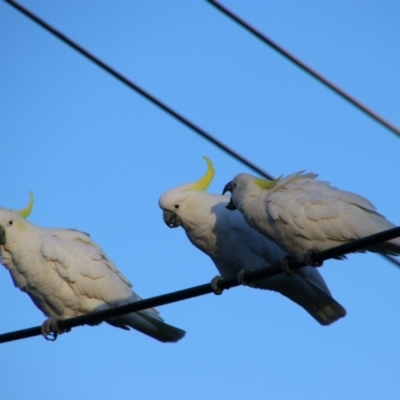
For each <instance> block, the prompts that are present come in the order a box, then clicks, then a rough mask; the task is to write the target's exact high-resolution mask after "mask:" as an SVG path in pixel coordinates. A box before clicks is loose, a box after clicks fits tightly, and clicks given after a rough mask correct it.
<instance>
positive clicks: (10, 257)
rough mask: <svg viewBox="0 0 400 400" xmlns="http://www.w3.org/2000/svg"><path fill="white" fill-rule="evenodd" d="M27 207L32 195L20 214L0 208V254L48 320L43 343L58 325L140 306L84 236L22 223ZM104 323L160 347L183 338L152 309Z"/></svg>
mask: <svg viewBox="0 0 400 400" xmlns="http://www.w3.org/2000/svg"><path fill="white" fill-rule="evenodd" d="M32 205H33V196H32V194H31V198H30V202H29V204H28V206H27V207H26V208H25V209H23V210H21V211H10V210H7V209H4V208H0V254H1V263H2V264H3V265H4V266H5V267H6V268H7V269H8V270H9V271H10V274H11V277H12V280H13V282H14V285H15V286H16V287H18V288H19V289H21V290H22V291H23V292H26V293H27V294H28V295H29V297H30V298H31V299H32V301H33V302H34V303H35V305H36V306H37V307H38V308H39V309H40V310H41V311H42V312H43V313H44V314H45V315H46V316H47V317H50V318H49V319H48V320H46V321H45V322H44V324H43V326H42V332H43V335H44V336H45V337H46V338H48V337H49V335H50V334H51V333H53V334H55V335H56V333H61V332H60V329H59V327H58V326H57V319H60V318H70V317H75V316H79V315H84V314H87V313H90V312H92V311H99V310H104V309H107V308H111V307H115V306H119V305H123V304H127V303H131V302H135V301H138V300H140V297H139V296H138V295H137V294H136V293H134V292H133V291H132V289H131V287H132V285H131V283H130V282H129V280H128V279H127V278H126V277H125V276H123V275H122V274H121V272H120V271H119V270H118V268H117V267H116V266H115V265H114V264H113V263H112V261H111V260H110V259H109V258H108V257H107V255H106V254H105V253H104V251H103V250H102V249H101V248H100V247H99V246H98V245H97V244H96V243H95V242H94V241H93V240H91V239H90V237H89V236H88V235H87V234H86V233H83V232H79V231H77V230H73V229H53V228H40V227H38V226H35V225H33V224H31V223H29V222H28V221H26V218H27V217H28V216H29V214H30V212H31V209H32ZM107 322H108V323H109V324H110V325H113V326H116V327H119V328H123V329H129V327H131V328H134V329H136V330H138V331H140V332H142V333H144V334H146V335H148V336H151V337H153V338H155V339H157V340H159V341H161V342H176V341H178V340H179V339H181V338H182V337H183V336H184V335H185V332H184V331H182V330H181V329H178V328H175V327H173V326H170V325H167V324H166V323H164V322H163V320H162V318H160V316H159V315H158V312H157V311H156V310H154V309H148V310H144V311H139V312H136V313H131V314H125V315H121V316H119V317H115V318H112V319H109V320H107Z"/></svg>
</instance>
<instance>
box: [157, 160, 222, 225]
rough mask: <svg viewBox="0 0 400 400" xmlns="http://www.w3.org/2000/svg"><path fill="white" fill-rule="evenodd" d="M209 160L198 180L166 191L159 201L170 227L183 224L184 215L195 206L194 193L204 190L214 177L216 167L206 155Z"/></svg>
mask: <svg viewBox="0 0 400 400" xmlns="http://www.w3.org/2000/svg"><path fill="white" fill-rule="evenodd" d="M204 159H205V160H206V162H207V172H206V173H205V174H204V176H203V177H201V178H200V179H199V180H198V181H196V182H192V183H187V184H185V185H182V186H179V187H177V188H174V189H171V190H168V191H167V192H165V193H164V194H163V195H162V196H161V197H160V200H159V201H158V204H159V205H160V208H161V209H162V210H163V219H164V222H165V223H166V224H167V225H168V226H169V227H170V228H177V227H178V226H181V225H182V215H183V214H185V215H188V214H190V212H191V211H192V210H191V209H192V208H193V207H194V204H193V202H192V201H191V200H192V199H193V197H194V196H193V194H194V193H196V194H198V193H199V192H204V191H205V190H206V189H207V188H208V186H209V185H210V183H211V181H212V180H213V178H214V167H213V165H212V162H211V160H210V159H209V158H207V157H204Z"/></svg>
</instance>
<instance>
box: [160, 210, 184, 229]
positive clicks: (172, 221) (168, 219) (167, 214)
mask: <svg viewBox="0 0 400 400" xmlns="http://www.w3.org/2000/svg"><path fill="white" fill-rule="evenodd" d="M163 219H164V222H165V223H166V224H167V226H168V227H169V228H177V227H178V226H181V224H182V223H181V219H180V218H179V217H178V216H177V215H176V214H175V213H174V212H173V211H168V210H163Z"/></svg>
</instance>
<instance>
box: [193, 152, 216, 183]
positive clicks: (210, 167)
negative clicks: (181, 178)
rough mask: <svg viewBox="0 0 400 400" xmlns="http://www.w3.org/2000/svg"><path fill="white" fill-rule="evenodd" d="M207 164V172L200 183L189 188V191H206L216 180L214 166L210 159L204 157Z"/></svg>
mask: <svg viewBox="0 0 400 400" xmlns="http://www.w3.org/2000/svg"><path fill="white" fill-rule="evenodd" d="M203 158H204V159H205V160H206V163H207V172H206V173H205V174H204V176H203V177H201V178H200V179H199V180H198V181H196V182H194V183H193V184H192V185H191V186H189V187H188V189H189V190H206V189H207V188H208V186H209V185H210V183H211V181H212V180H213V178H214V173H215V170H214V166H213V164H212V162H211V160H210V159H209V158H208V157H203Z"/></svg>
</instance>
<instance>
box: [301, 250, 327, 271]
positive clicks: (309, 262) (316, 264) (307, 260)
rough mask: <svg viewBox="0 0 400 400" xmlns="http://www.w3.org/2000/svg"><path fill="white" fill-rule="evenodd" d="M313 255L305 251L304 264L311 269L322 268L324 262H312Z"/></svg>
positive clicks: (311, 252)
mask: <svg viewBox="0 0 400 400" xmlns="http://www.w3.org/2000/svg"><path fill="white" fill-rule="evenodd" d="M313 254H314V252H313V251H311V250H310V251H307V253H306V255H305V256H304V262H305V263H306V264H307V265H311V266H312V267H322V265H323V263H324V262H323V261H321V262H316V261H314V260H313Z"/></svg>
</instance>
